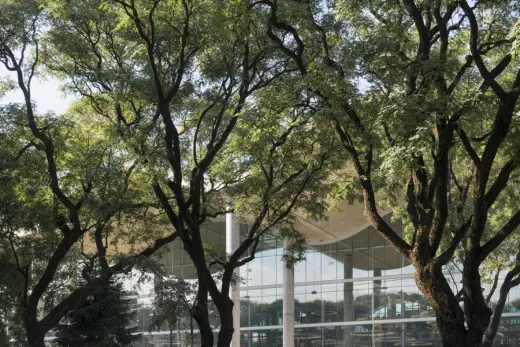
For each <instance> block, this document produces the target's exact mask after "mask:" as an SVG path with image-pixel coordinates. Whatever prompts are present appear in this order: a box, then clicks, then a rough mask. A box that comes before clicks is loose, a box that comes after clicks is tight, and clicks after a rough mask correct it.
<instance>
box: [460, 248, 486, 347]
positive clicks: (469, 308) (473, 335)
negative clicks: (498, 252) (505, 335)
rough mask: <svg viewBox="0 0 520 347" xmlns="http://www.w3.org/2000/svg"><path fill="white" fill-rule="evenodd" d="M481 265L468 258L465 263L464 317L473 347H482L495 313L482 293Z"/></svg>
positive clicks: (463, 280) (463, 279)
mask: <svg viewBox="0 0 520 347" xmlns="http://www.w3.org/2000/svg"><path fill="white" fill-rule="evenodd" d="M479 265H480V264H479V263H477V262H476V261H474V259H473V257H468V259H466V261H465V263H464V272H463V276H462V282H463V285H464V315H465V317H466V323H467V328H468V340H469V341H470V342H471V343H473V346H481V345H482V342H483V337H484V334H485V332H486V330H487V328H488V327H489V323H490V321H491V315H492V314H493V312H492V311H491V309H490V308H489V306H488V304H487V302H486V298H485V297H484V294H483V292H482V287H481V285H482V284H481V283H482V282H481V278H480V272H479Z"/></svg>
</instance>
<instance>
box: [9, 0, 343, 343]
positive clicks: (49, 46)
mask: <svg viewBox="0 0 520 347" xmlns="http://www.w3.org/2000/svg"><path fill="white" fill-rule="evenodd" d="M1 4H2V7H3V8H2V13H3V14H4V13H5V16H6V18H9V20H4V21H2V27H1V28H0V33H1V34H2V35H3V36H2V37H1V38H0V42H1V47H0V60H1V61H2V63H3V64H4V66H5V67H6V68H7V70H9V71H13V72H14V73H15V75H16V79H17V86H18V89H19V90H20V91H21V92H22V93H23V95H24V97H25V103H24V105H22V106H21V107H20V106H19V107H17V113H16V114H17V115H20V116H23V117H22V118H21V119H24V121H23V123H22V124H24V125H25V127H22V128H23V129H25V130H26V131H27V129H28V130H29V131H30V132H29V133H28V134H26V136H27V137H26V139H27V140H28V142H29V145H27V146H24V145H21V146H20V148H22V149H23V150H22V151H21V152H22V154H26V153H31V154H34V153H33V152H36V153H37V154H38V155H36V159H37V160H40V162H41V159H42V157H41V156H39V154H44V156H45V161H46V166H47V167H46V168H44V170H46V172H45V174H44V175H43V178H42V179H41V181H40V182H42V190H44V191H46V193H47V194H48V195H47V200H48V201H50V202H51V205H50V206H49V208H48V210H49V211H50V212H49V214H50V216H52V218H51V220H53V221H54V223H51V224H52V225H50V226H49V233H48V234H46V235H45V237H46V238H47V237H50V236H49V235H51V236H52V239H53V240H54V242H49V249H48V250H46V252H44V253H43V254H42V257H41V258H42V259H41V262H42V264H43V271H42V272H41V275H40V273H36V274H34V275H33V276H31V278H35V284H34V286H32V282H31V281H29V280H28V279H26V283H29V286H32V288H31V291H30V295H28V298H27V300H22V301H21V302H22V304H21V307H22V308H23V309H22V311H23V312H24V324H25V327H26V331H27V338H28V339H29V343H30V345H31V346H41V345H42V344H43V335H44V333H45V332H47V331H48V330H49V329H51V328H52V327H54V326H56V324H58V322H59V321H60V320H61V319H62V318H63V317H64V315H65V313H66V312H67V311H68V310H70V309H71V308H73V307H74V306H75V304H76V303H77V302H79V301H80V300H82V299H84V298H86V297H89V296H91V295H93V294H95V293H96V292H99V291H101V290H102V288H103V285H104V284H105V283H106V282H107V281H108V280H109V279H110V278H111V277H112V276H113V275H115V274H117V273H118V272H121V271H124V270H128V269H129V268H130V267H131V266H132V265H133V264H134V263H135V262H136V260H137V259H140V258H142V257H146V256H149V255H151V254H152V253H153V252H155V251H156V250H157V249H158V248H159V247H160V246H161V245H163V244H165V243H167V242H169V241H172V240H174V239H176V238H177V237H178V238H180V239H181V241H182V242H183V245H184V249H185V250H186V251H187V253H188V254H189V256H190V258H191V259H192V261H193V263H194V265H195V268H196V270H197V277H198V289H197V295H196V306H195V307H194V309H193V310H192V314H193V317H194V319H195V320H196V321H197V324H198V325H199V328H200V331H201V336H202V345H203V346H212V345H213V332H212V329H211V326H210V325H209V318H208V317H209V313H208V294H209V296H210V297H211V299H212V300H213V302H214V304H215V305H216V307H217V310H218V312H219V317H220V323H221V326H220V333H219V337H218V345H219V346H228V345H229V342H230V340H231V337H232V333H233V327H232V321H233V320H232V307H233V302H232V301H231V300H230V299H229V292H230V286H231V283H232V280H233V274H234V272H235V271H236V269H237V268H238V267H239V266H242V265H243V264H245V263H247V262H249V261H251V260H252V259H254V257H255V251H256V248H257V246H258V244H259V241H260V239H261V237H262V236H263V235H265V234H266V233H271V232H273V233H274V232H280V233H282V234H283V235H284V236H291V235H292V236H295V233H294V230H293V228H292V222H293V221H294V216H292V215H291V213H292V211H294V210H297V209H305V210H307V211H309V212H310V213H311V214H312V215H314V216H317V215H320V214H322V213H323V210H324V206H325V205H326V204H325V194H324V192H325V189H322V188H324V187H325V186H328V185H330V183H329V182H328V181H327V180H325V178H326V177H325V174H324V172H326V170H323V169H324V167H325V166H326V165H329V163H330V162H329V161H327V159H328V158H329V157H330V153H329V149H330V148H331V147H332V146H333V144H332V143H331V144H328V145H325V144H324V143H322V144H319V143H318V139H319V138H324V136H323V132H322V131H320V129H319V128H318V127H316V126H315V125H314V124H313V123H311V122H309V120H310V118H309V117H310V116H311V112H310V109H309V102H310V100H305V101H304V102H302V101H301V100H299V98H298V94H297V93H298V91H297V90H296V89H295V88H294V87H293V86H292V85H291V82H290V81H284V82H283V84H280V85H277V86H276V88H275V89H268V88H267V87H268V86H275V85H276V84H277V81H278V78H279V77H280V76H281V75H283V74H284V73H286V72H287V71H288V67H287V64H289V63H290V60H289V59H284V58H282V59H280V60H278V59H276V60H275V59H274V56H279V54H278V52H277V51H276V50H275V49H273V47H272V45H271V43H270V41H269V39H268V38H267V37H266V35H265V32H266V26H265V24H264V21H263V17H264V16H265V13H264V11H257V10H256V9H254V8H251V7H250V6H249V4H248V3H247V2H241V1H238V2H232V3H221V2H218V1H214V2H213V1H206V0H185V1H180V2H179V1H170V0H163V1H160V0H156V1H122V0H113V1H108V0H91V1H62V0H56V1H43V0H42V1H38V2H35V1H29V0H27V1H23V2H17V1H9V0H6V1H2V2H1ZM26 53H27V54H26ZM29 53H30V54H29ZM44 67H45V68H44ZM36 72H38V73H40V74H46V73H49V74H53V75H54V76H56V77H59V78H63V80H64V82H65V83H66V84H67V86H68V88H70V90H71V91H72V92H75V93H77V94H78V95H80V96H82V100H81V101H80V102H79V103H78V104H77V105H76V106H75V108H74V110H73V111H74V112H73V113H74V114H75V115H76V116H77V118H75V121H77V123H79V124H83V125H84V126H85V127H86V128H89V127H90V126H92V125H96V131H97V132H99V133H101V134H103V136H107V137H108V138H109V139H110V141H109V143H108V145H107V146H101V144H105V143H106V142H104V141H101V139H100V141H99V142H98V145H99V147H101V148H97V152H96V155H93V156H90V157H89V159H90V160H89V161H86V162H82V165H81V166H79V168H77V167H76V166H75V165H77V160H76V158H82V157H83V156H85V155H87V154H88V153H85V150H86V149H87V148H85V146H84V144H85V143H88V141H86V140H87V139H88V138H89V136H88V134H85V133H83V134H82V135H83V137H78V135H77V133H76V132H72V133H66V132H64V131H63V129H68V130H69V131H71V129H70V128H66V127H65V128H64V127H63V125H62V124H60V122H56V123H55V122H54V119H58V120H62V119H65V118H64V117H61V116H60V117H44V116H43V115H38V114H37V112H36V110H35V107H34V104H33V100H32V99H31V90H30V84H31V81H32V79H33V76H34V75H35V73H36ZM281 91H283V94H284V96H285V100H284V102H283V103H280V102H279V99H276V98H273V95H276V94H274V93H280V92H281ZM287 102H292V104H290V105H287ZM77 123H76V124H77ZM92 123H93V124H92ZM10 124H11V125H13V124H20V123H14V122H11V123H10ZM57 134H60V136H58V135H57ZM80 134H81V133H80ZM8 135H9V136H8V137H9V138H11V139H12V135H11V134H8ZM58 139H59V140H60V141H57V140H58ZM68 141H73V142H74V145H75V146H67V144H68ZM330 142H335V140H334V139H330ZM70 148H74V149H76V150H77V152H74V154H68V155H64V154H63V153H66V151H67V150H68V149H70ZM104 149H108V150H109V151H108V153H110V155H106V156H105V152H104ZM15 152H16V151H15ZM65 159H66V160H65ZM110 160H115V161H116V164H115V165H108V162H109V161H110ZM100 162H101V163H103V165H98V164H97V163H100ZM114 166H115V168H116V169H115V168H114ZM108 168H110V169H111V170H115V172H110V171H108ZM97 169H102V170H105V169H107V172H106V173H104V174H100V173H99V172H98V171H96V170H97ZM69 172H70V174H69ZM46 180H48V181H49V182H50V190H49V189H47V188H46V187H45V184H44V182H45V181H46ZM43 187H45V188H43ZM151 192H153V193H154V194H155V199H150V197H149V193H151ZM122 193H123V194H122ZM227 197H231V199H232V201H233V206H232V207H226V200H227ZM27 200H28V201H33V199H32V197H31V198H29V199H27ZM114 200H115V201H114ZM157 201H158V203H157ZM87 202H88V203H87ZM55 206H57V207H56V208H54V207H55ZM230 208H232V209H234V211H235V212H236V213H237V215H238V216H239V218H242V219H244V220H247V221H249V222H250V228H249V231H248V234H247V236H246V238H245V240H244V241H243V242H242V243H241V244H240V245H239V247H238V249H237V250H236V251H234V252H233V253H232V254H230V255H225V254H221V253H220V254H213V253H212V254H207V253H206V252H205V245H204V243H203V240H202V237H201V235H202V233H201V226H202V225H203V224H204V223H205V222H206V221H207V219H209V218H213V217H217V216H219V215H222V214H224V213H226V210H229V209H230ZM149 210H153V211H154V212H157V210H160V213H159V214H160V216H159V217H158V219H159V222H157V223H158V224H160V221H161V218H160V217H162V216H164V215H166V216H167V218H168V221H169V224H170V226H171V229H173V232H169V233H165V232H164V230H165V229H164V228H163V229H158V232H157V233H155V234H153V235H150V234H146V233H136V232H135V230H134V229H135V224H134V222H139V223H141V224H143V225H144V226H143V228H144V227H146V226H147V223H149V224H150V223H151V222H147V221H148V218H146V217H147V216H149V215H150V213H149ZM54 211H57V213H55V212H54ZM116 218H117V219H118V221H120V222H119V223H115V222H114V220H115V219H116ZM36 225H37V226H38V227H35V228H33V229H34V233H35V235H37V236H35V237H43V236H44V235H43V234H42V233H41V228H39V224H38V223H36ZM130 226H131V229H132V230H127V228H130ZM114 230H115V235H114ZM146 231H149V230H146ZM136 234H137V235H136ZM87 236H92V240H93V241H94V243H95V245H96V251H95V252H93V253H91V254H89V255H84V254H82V253H84V252H81V249H79V248H80V245H81V239H82V238H83V237H87ZM109 237H115V238H116V239H120V240H128V241H133V242H137V241H139V240H141V241H143V242H144V241H148V242H149V243H150V244H151V245H152V246H150V247H148V248H146V249H144V250H141V251H140V252H136V253H135V254H133V255H131V256H130V257H124V259H123V261H119V262H114V263H112V262H111V261H113V260H114V259H113V258H112V259H107V247H108V244H107V240H108V238H109ZM295 237H296V238H297V240H299V241H300V242H299V243H298V242H296V243H294V247H295V249H297V248H298V244H300V245H301V243H302V241H304V240H303V238H302V237H298V236H297V235H296V236H295ZM56 244H57V245H58V246H56ZM75 249H78V250H77V251H78V257H80V258H82V260H83V261H86V262H93V263H96V264H97V265H98V266H99V268H100V269H101V274H100V275H99V276H98V277H96V278H92V279H91V280H90V281H89V282H88V283H87V284H85V285H83V286H81V287H79V288H77V289H73V290H72V292H71V293H70V294H69V295H68V296H67V297H65V298H61V297H60V298H51V299H52V300H50V299H49V300H48V301H52V302H51V304H50V305H49V306H50V307H54V308H52V309H51V310H50V312H49V314H48V315H47V316H46V317H45V318H44V319H43V320H41V321H38V320H37V315H36V310H37V305H38V302H39V301H40V300H41V299H42V298H43V297H44V296H45V295H44V294H46V293H47V294H48V290H49V288H50V287H51V285H53V280H55V279H57V275H59V274H60V272H59V270H60V268H61V267H62V266H63V265H64V260H65V257H66V256H68V255H70V253H71V252H72V251H73V250H75ZM16 250H17V248H16V247H15V251H16ZM49 254H52V255H51V256H50V257H48V255H49ZM19 270H20V271H19V272H23V271H25V270H24V268H22V267H19ZM63 273H66V271H63ZM54 285H55V284H54ZM29 286H28V287H29ZM26 293H27V294H29V291H27V292H26Z"/></svg>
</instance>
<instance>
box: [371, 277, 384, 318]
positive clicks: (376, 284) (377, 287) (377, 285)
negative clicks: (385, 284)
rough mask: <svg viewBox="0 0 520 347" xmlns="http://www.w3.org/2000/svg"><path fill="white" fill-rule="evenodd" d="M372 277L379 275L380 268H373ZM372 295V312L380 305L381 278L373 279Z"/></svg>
mask: <svg viewBox="0 0 520 347" xmlns="http://www.w3.org/2000/svg"><path fill="white" fill-rule="evenodd" d="M374 277H381V269H378V268H375V269H374ZM372 295H373V298H374V307H373V311H372V313H373V314H374V313H375V310H377V309H378V308H379V306H381V301H382V300H381V279H376V280H374V281H373V286H372Z"/></svg>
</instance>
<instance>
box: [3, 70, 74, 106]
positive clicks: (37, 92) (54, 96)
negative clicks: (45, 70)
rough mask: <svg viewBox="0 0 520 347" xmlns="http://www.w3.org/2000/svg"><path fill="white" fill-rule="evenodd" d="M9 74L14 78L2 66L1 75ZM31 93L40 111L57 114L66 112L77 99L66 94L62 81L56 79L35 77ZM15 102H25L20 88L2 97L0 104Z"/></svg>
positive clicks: (10, 75) (12, 76)
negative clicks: (61, 85) (62, 87)
mask: <svg viewBox="0 0 520 347" xmlns="http://www.w3.org/2000/svg"><path fill="white" fill-rule="evenodd" d="M5 76H9V77H11V78H12V79H14V75H12V74H9V75H8V74H7V73H6V72H5V69H2V68H1V67H0V77H5ZM31 94H32V99H33V102H34V103H36V107H37V110H38V111H39V112H49V111H52V112H55V113H57V114H60V113H63V112H65V111H66V110H67V109H68V108H69V106H70V104H71V103H72V102H73V101H74V100H75V97H73V96H72V95H66V94H65V93H64V92H63V91H61V90H60V83H59V81H57V80H56V79H52V78H48V79H45V80H43V79H36V78H35V79H33V82H32V83H31ZM13 102H23V95H22V92H21V91H20V89H19V88H15V89H14V90H13V91H10V92H8V93H6V95H5V96H4V97H3V98H2V99H0V104H8V103H13Z"/></svg>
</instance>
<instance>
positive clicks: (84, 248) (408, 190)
mask: <svg viewBox="0 0 520 347" xmlns="http://www.w3.org/2000/svg"><path fill="white" fill-rule="evenodd" d="M519 11H520V5H519V4H518V2H517V1H512V0H511V1H510V0H496V1H491V0H480V1H470V2H467V1H453V0H425V1H420V2H419V1H415V0H401V1H386V0H368V1H364V0H363V1H360V0H348V1H347V0H329V1H313V0H304V1H297V0H283V1H282V0H278V1H273V0H259V1H252V0H237V1H229V2H221V1H210V0H150V1H144V0H143V1H137V0H88V1H75V0H23V1H15V0H2V1H0V61H1V62H2V64H3V66H4V68H5V70H7V71H8V72H10V73H11V74H12V77H13V83H9V82H6V83H2V85H1V87H0V92H3V91H5V90H7V89H10V88H15V89H17V90H19V92H21V93H22V95H23V96H24V103H22V104H8V105H4V106H2V109H1V112H0V122H1V123H0V124H1V126H0V142H1V146H0V154H1V156H0V165H1V166H0V180H1V189H0V199H1V201H2V204H0V208H1V210H0V223H1V225H0V228H1V229H0V232H1V234H2V236H3V237H2V239H1V240H0V242H1V243H0V245H1V247H2V248H1V250H2V253H1V254H0V257H1V259H0V260H1V261H2V267H5V268H6V269H9V271H12V273H14V274H15V276H12V277H10V278H13V280H12V281H13V282H9V283H7V282H6V281H5V280H4V281H3V282H0V285H2V288H7V287H8V288H9V289H6V291H7V292H8V293H9V295H11V297H13V298H15V300H14V301H13V302H14V304H13V305H12V306H11V307H8V308H6V309H4V311H3V313H2V314H3V315H14V316H16V317H18V322H23V325H24V326H25V329H26V333H27V334H26V335H27V338H28V340H29V341H28V342H29V344H30V345H31V346H42V344H43V335H44V334H45V333H46V332H47V331H49V330H50V329H52V328H53V327H55V326H56V325H57V324H58V323H59V322H60V321H61V320H62V319H63V318H64V317H65V315H66V313H67V312H68V311H70V310H71V309H72V308H73V307H75V305H76V304H77V303H78V302H80V301H81V300H84V299H85V298H88V297H91V296H92V295H95V293H98V292H101V291H102V290H103V288H104V286H105V285H106V283H107V282H108V281H110V279H111V278H112V277H113V276H115V275H117V274H118V273H121V272H124V271H128V270H129V269H131V268H132V267H133V266H135V264H136V263H139V262H140V261H142V260H143V259H144V258H146V257H148V256H150V255H152V254H153V253H154V252H155V251H156V250H157V249H159V248H160V246H162V245H164V244H166V243H167V242H169V241H172V240H174V239H177V238H179V239H180V240H181V241H182V243H183V247H184V249H185V250H186V252H187V253H188V255H189V256H190V258H191V260H192V261H193V263H194V266H195V268H196V273H197V279H198V282H197V283H198V286H197V290H196V295H195V297H194V302H193V307H192V310H191V313H192V315H193V317H194V319H195V320H196V322H197V324H198V327H199V329H200V331H201V336H202V345H203V346H211V345H213V333H212V330H211V326H210V324H209V318H208V317H209V309H208V307H209V303H208V297H209V298H210V299H211V300H212V301H213V303H214V304H215V305H216V308H217V311H218V313H219V319H220V333H219V336H218V345H219V346H226V347H227V346H228V345H229V341H230V339H231V336H232V334H233V327H232V305H233V304H232V302H231V300H230V299H229V291H230V286H231V285H232V283H233V282H234V275H233V274H234V273H235V271H236V269H237V268H238V267H240V266H241V265H243V264H245V263H247V262H249V261H251V260H252V259H253V258H254V256H255V251H256V248H257V246H258V244H259V240H260V238H261V237H262V236H263V235H265V234H266V233H279V234H280V235H281V236H283V237H292V238H294V239H295V240H297V242H294V243H293V247H294V250H295V251H297V252H296V258H295V259H298V255H299V254H298V252H301V250H302V243H304V238H302V237H301V235H298V234H297V233H295V230H294V228H293V222H294V213H293V212H294V211H305V212H306V213H308V214H309V215H310V216H312V217H317V218H319V217H322V216H323V214H324V212H325V210H326V208H327V202H330V201H334V199H347V200H349V201H354V200H356V199H360V200H362V201H364V204H365V210H366V211H365V212H366V216H367V218H368V220H369V221H370V222H371V223H372V224H373V225H374V227H375V228H376V229H377V230H378V231H379V232H380V233H381V234H382V235H383V236H385V237H386V238H387V240H388V241H389V242H390V243H391V244H392V245H393V246H394V247H395V248H396V249H397V250H398V251H399V252H401V253H402V254H403V255H404V256H405V257H406V258H407V259H408V260H409V261H410V263H412V264H413V265H414V266H415V268H416V270H417V271H416V275H415V279H416V282H417V284H418V286H419V288H420V290H421V291H422V293H423V294H424V295H425V297H426V298H427V299H428V300H429V302H430V304H431V306H432V307H433V309H434V311H435V313H436V315H437V324H438V327H439V330H440V333H441V335H442V337H443V343H444V345H445V346H466V345H470V346H481V345H482V346H489V345H490V344H491V343H492V341H493V339H494V337H495V335H496V330H497V327H498V322H499V320H500V316H501V311H502V309H503V307H504V304H505V300H506V297H507V294H508V292H509V290H510V289H511V288H512V287H514V286H516V285H519V284H520V265H519V264H518V259H520V252H519V251H518V250H519V247H520V244H519V242H520V240H519V239H518V233H517V232H516V230H517V227H518V225H519V224H520V206H519V205H518V201H519V199H518V196H519V194H520V192H519V191H518V183H520V181H519V178H520V176H519V172H520V171H518V167H519V166H518V163H519V153H520V152H519V151H518V146H519V144H520V143H519V142H518V139H519V138H520V137H519V136H518V132H519V125H520V124H519V123H518V106H517V100H518V97H519V96H520V70H519V67H520V66H519V65H520V64H519V60H518V51H519V37H518V34H519V28H520V24H519V21H518V13H519ZM47 76H50V77H53V78H57V79H60V80H61V81H62V82H63V84H64V87H65V88H66V90H68V91H69V92H70V93H73V94H74V95H77V96H78V97H79V98H80V99H79V101H78V102H77V103H76V104H75V105H73V107H71V108H70V110H69V111H68V112H66V114H63V115H54V114H41V113H40V112H38V108H37V104H35V102H34V101H35V100H33V98H32V94H31V82H32V81H33V79H34V77H47ZM228 198H230V199H231V201H232V206H228V205H227V203H226V201H227V199H228ZM382 204H384V205H385V206H384V207H385V208H386V207H390V208H392V209H393V211H394V218H397V219H399V220H400V221H402V223H403V224H404V225H405V228H406V231H407V232H406V235H405V237H404V238H401V237H400V236H399V235H398V234H397V233H395V232H394V231H393V230H392V228H391V227H390V226H389V224H388V223H387V222H385V220H384V219H383V218H382V217H381V215H380V214H379V211H380V210H381V207H382V206H381V205H382ZM230 209H233V210H234V211H235V212H236V213H237V216H238V218H240V219H242V220H244V221H247V222H248V224H249V232H248V234H247V236H246V237H245V239H244V240H243V242H242V243H241V245H240V246H239V247H238V249H237V250H235V251H234V252H233V253H232V254H223V252H222V251H211V252H209V251H208V247H207V246H206V245H204V240H203V238H202V235H203V233H202V232H201V230H202V229H201V228H202V226H203V225H204V223H206V222H207V221H208V219H211V218H218V217H220V216H221V215H223V214H224V213H225V212H226V211H229V210H230ZM114 245H127V246H128V245H129V246H130V247H129V248H130V250H129V251H128V252H118V251H116V252H115V253H116V254H111V252H109V250H111V247H113V246H114ZM89 247H90V248H89ZM295 259H287V260H288V265H289V266H291V264H292V263H293V262H294V260H295ZM78 262H82V263H85V264H86V265H87V267H90V268H96V269H100V272H99V275H98V276H96V277H93V278H90V279H89V280H88V281H87V282H86V283H84V284H81V285H79V286H78V285H77V283H75V282H74V281H68V280H67V278H70V277H71V273H72V274H74V271H73V270H74V269H76V270H77V268H76V267H75V265H74V264H77V263H78ZM451 262H457V263H459V264H460V267H461V269H462V279H463V283H462V284H463V286H462V287H463V288H462V290H461V291H460V292H458V293H454V292H453V290H452V288H450V286H449V284H448V281H447V279H446V277H445V274H444V270H445V269H446V266H447V265H448V264H449V263H451ZM496 268H498V270H499V271H497V272H496V273H500V271H502V272H503V273H504V274H505V278H504V280H503V281H502V284H501V286H500V289H499V292H500V294H499V300H498V302H497V304H496V305H494V307H493V309H494V311H492V309H491V307H489V306H490V305H489V301H490V298H491V294H493V292H491V293H483V292H482V290H481V287H482V282H483V281H492V280H493V278H494V277H493V275H492V271H491V269H496ZM496 278H498V276H497V277H496ZM235 280H236V279H235ZM495 282H496V281H495ZM63 283H65V284H67V285H66V286H65V287H66V289H67V290H65V291H59V292H57V291H54V290H53V289H54V288H56V287H58V286H62V284H63ZM497 283H498V282H497ZM497 288H498V285H495V286H493V291H495V290H496V289H497ZM53 293H56V294H53ZM10 302H11V301H10ZM41 302H43V303H44V305H45V310H46V313H47V314H46V315H44V318H43V319H39V316H38V307H39V305H40V303H41ZM461 303H462V305H461Z"/></svg>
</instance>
